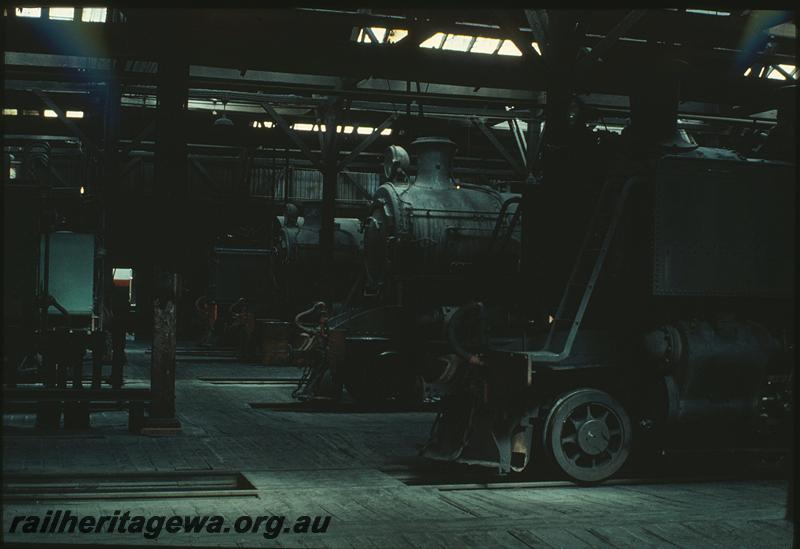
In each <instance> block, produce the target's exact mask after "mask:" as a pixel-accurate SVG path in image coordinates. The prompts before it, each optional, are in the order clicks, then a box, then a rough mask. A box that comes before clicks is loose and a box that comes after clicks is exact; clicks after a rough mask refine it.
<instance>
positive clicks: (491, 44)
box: [469, 36, 500, 55]
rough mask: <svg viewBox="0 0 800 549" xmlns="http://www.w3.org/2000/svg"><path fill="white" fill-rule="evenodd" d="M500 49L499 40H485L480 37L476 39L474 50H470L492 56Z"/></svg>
mask: <svg viewBox="0 0 800 549" xmlns="http://www.w3.org/2000/svg"><path fill="white" fill-rule="evenodd" d="M498 47H500V39H499V38H484V37H483V36H478V37H477V38H475V43H474V44H472V48H471V49H470V50H469V52H470V53H486V54H490V55H491V54H493V53H494V52H496V51H497V48H498Z"/></svg>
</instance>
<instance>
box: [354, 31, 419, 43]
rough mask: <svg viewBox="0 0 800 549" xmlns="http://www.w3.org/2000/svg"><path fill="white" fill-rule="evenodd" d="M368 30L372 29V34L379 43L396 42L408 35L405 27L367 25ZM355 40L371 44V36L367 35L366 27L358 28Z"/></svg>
mask: <svg viewBox="0 0 800 549" xmlns="http://www.w3.org/2000/svg"><path fill="white" fill-rule="evenodd" d="M369 30H370V31H372V34H374V35H375V38H376V39H377V40H378V43H379V44H396V43H398V42H399V41H400V40H402V39H403V38H405V37H406V36H408V31H407V30H405V29H386V28H384V27H369ZM356 42H360V43H362V44H372V43H373V40H372V37H371V36H370V35H369V33H368V32H367V30H366V29H363V28H362V29H359V31H358V38H356Z"/></svg>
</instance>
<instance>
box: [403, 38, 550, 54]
mask: <svg viewBox="0 0 800 549" xmlns="http://www.w3.org/2000/svg"><path fill="white" fill-rule="evenodd" d="M419 47H420V48H429V49H442V50H450V51H463V52H470V53H481V54H484V55H495V54H497V55H509V56H513V57H520V56H522V52H521V51H519V48H517V46H516V45H515V44H514V42H512V41H511V40H502V39H500V38H487V37H485V36H470V35H466V34H445V33H443V32H437V33H436V34H434V35H433V36H431V37H430V38H428V39H427V40H425V41H424V42H422V43H421V44H420V45H419ZM531 47H533V49H534V50H536V53H538V54H539V55H541V54H542V51H541V49H540V48H539V44H537V43H536V42H531Z"/></svg>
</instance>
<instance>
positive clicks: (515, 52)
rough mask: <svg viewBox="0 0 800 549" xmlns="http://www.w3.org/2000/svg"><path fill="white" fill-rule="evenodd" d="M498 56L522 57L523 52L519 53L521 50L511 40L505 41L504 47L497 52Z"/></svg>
mask: <svg viewBox="0 0 800 549" xmlns="http://www.w3.org/2000/svg"><path fill="white" fill-rule="evenodd" d="M497 55H512V56H514V57H521V56H522V52H521V51H519V48H518V47H517V46H515V45H514V42H512V41H511V40H504V41H503V45H502V46H500V49H499V50H498V51H497Z"/></svg>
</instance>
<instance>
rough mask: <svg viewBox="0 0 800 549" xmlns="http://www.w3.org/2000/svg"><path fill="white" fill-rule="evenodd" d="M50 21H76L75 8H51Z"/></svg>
mask: <svg viewBox="0 0 800 549" xmlns="http://www.w3.org/2000/svg"><path fill="white" fill-rule="evenodd" d="M49 16H50V19H54V20H57V21H72V20H73V19H75V8H56V7H51V8H50V14H49Z"/></svg>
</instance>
